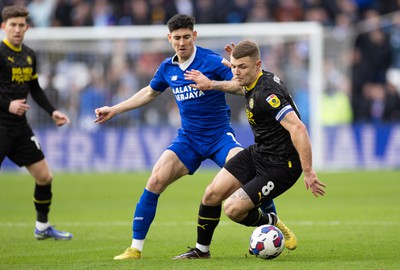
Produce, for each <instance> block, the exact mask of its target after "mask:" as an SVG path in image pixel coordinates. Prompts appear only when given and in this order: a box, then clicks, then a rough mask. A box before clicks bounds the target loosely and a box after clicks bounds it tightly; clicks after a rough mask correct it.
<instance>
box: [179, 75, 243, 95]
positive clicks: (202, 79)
mask: <svg viewBox="0 0 400 270" xmlns="http://www.w3.org/2000/svg"><path fill="white" fill-rule="evenodd" d="M185 80H189V81H193V82H194V83H192V84H190V87H192V88H196V89H199V90H218V91H222V92H227V93H231V94H235V95H243V90H242V87H241V86H240V85H239V84H238V83H237V82H236V81H233V80H232V81H213V80H210V79H209V78H207V76H205V75H204V74H203V73H202V72H201V71H199V70H195V69H193V70H187V71H186V72H185Z"/></svg>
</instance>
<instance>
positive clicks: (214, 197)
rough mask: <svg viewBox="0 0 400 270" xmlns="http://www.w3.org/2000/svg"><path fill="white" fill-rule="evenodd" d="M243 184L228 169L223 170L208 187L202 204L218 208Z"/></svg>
mask: <svg viewBox="0 0 400 270" xmlns="http://www.w3.org/2000/svg"><path fill="white" fill-rule="evenodd" d="M241 186H242V184H241V183H240V182H239V180H238V179H236V177H234V176H233V175H232V174H231V173H230V172H228V171H227V170H226V169H224V168H222V169H221V170H220V171H219V172H218V174H217V175H216V176H215V177H214V179H213V181H212V182H211V184H210V185H208V186H207V188H206V191H205V193H204V196H203V199H202V203H203V204H205V205H208V206H216V205H219V204H221V203H222V201H223V200H225V199H226V198H228V197H229V196H230V195H231V194H232V193H233V192H234V191H235V190H237V189H238V188H240V187H241Z"/></svg>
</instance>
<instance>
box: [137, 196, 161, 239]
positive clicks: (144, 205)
mask: <svg viewBox="0 0 400 270" xmlns="http://www.w3.org/2000/svg"><path fill="white" fill-rule="evenodd" d="M159 197H160V194H155V193H153V192H150V191H148V190H146V189H144V191H143V194H142V196H141V197H140V200H139V202H138V203H137V205H136V210H135V214H134V217H133V225H132V230H133V238H134V239H145V238H146V235H147V232H148V231H149V228H150V225H151V223H152V222H153V219H154V217H155V215H156V209H157V202H158V198H159Z"/></svg>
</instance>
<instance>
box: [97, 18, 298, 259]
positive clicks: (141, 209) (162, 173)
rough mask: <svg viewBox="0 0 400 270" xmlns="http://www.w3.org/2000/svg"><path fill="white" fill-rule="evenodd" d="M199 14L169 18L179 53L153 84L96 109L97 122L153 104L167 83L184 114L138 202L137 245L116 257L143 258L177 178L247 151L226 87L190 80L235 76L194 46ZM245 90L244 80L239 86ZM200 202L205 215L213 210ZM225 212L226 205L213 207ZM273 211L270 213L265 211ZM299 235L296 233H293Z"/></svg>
mask: <svg viewBox="0 0 400 270" xmlns="http://www.w3.org/2000/svg"><path fill="white" fill-rule="evenodd" d="M194 22H195V20H194V18H193V17H191V16H188V15H184V14H177V15H175V16H174V17H172V18H171V19H170V20H169V21H168V24H167V25H168V29H169V33H168V41H169V42H170V43H171V45H172V47H173V49H174V50H175V53H176V54H175V55H174V56H173V57H172V58H171V57H170V58H167V59H165V60H164V61H163V62H162V63H161V65H160V66H159V68H158V70H157V71H156V73H155V75H154V77H153V79H152V80H151V81H150V84H149V85H148V86H146V87H144V88H142V89H141V90H140V91H138V92H137V93H135V94H134V95H133V96H132V97H130V98H129V99H127V100H125V101H123V102H121V103H118V104H116V105H114V106H112V107H109V106H104V107H101V108H97V109H96V110H95V114H96V119H95V123H99V124H101V123H104V122H106V121H107V120H109V119H111V118H112V117H114V116H115V115H117V114H121V113H124V112H126V111H129V110H133V109H137V108H140V107H142V106H144V105H146V104H148V103H150V102H152V101H153V100H154V99H155V98H157V96H158V95H160V94H161V93H163V92H164V91H165V90H166V89H167V88H168V87H170V88H171V90H172V91H173V93H174V96H175V100H176V103H177V105H178V108H179V112H180V117H181V128H180V129H179V130H178V136H177V137H176V138H175V139H174V141H173V142H172V143H171V144H170V145H169V146H168V148H167V149H166V150H165V151H164V152H163V153H162V155H161V157H160V158H159V159H158V161H157V162H156V164H155V165H154V168H153V170H152V172H151V175H150V178H149V179H148V181H147V184H146V187H145V189H144V191H143V193H142V195H141V197H140V199H139V202H138V203H137V205H136V210H135V214H134V218H133V228H132V229H133V237H132V238H133V239H132V244H131V246H130V247H128V248H127V249H126V250H125V252H123V253H122V254H120V255H118V256H115V257H114V259H115V260H123V259H140V258H141V257H142V251H143V245H144V240H145V238H146V235H147V233H148V230H149V228H150V225H151V223H152V221H153V219H154V217H155V214H156V208H157V202H158V198H159V196H160V194H161V193H162V192H163V191H164V190H165V189H166V188H167V186H168V185H169V184H171V183H173V182H174V181H175V180H177V179H179V178H181V177H182V176H184V175H187V174H194V173H195V171H196V170H197V169H198V168H199V167H200V165H201V162H202V161H204V160H206V159H211V160H213V161H214V162H215V163H216V164H217V165H218V166H220V167H222V166H223V165H224V164H225V163H226V161H227V160H229V159H230V158H231V157H233V156H234V155H235V154H237V153H238V152H240V151H241V150H242V146H241V145H240V143H238V142H237V141H236V140H235V136H234V131H233V129H232V127H231V125H230V109H229V106H228V105H227V103H226V100H225V93H223V92H221V91H205V92H203V91H199V90H197V89H196V88H194V87H191V86H190V85H191V84H192V83H193V82H192V81H188V80H186V79H185V75H184V74H185V71H186V70H192V69H195V70H201V71H202V72H203V74H205V76H207V77H208V78H209V79H210V80H217V81H224V80H229V81H230V80H231V79H232V72H231V70H230V69H229V68H228V67H226V66H225V65H224V64H223V61H227V60H225V59H224V58H222V57H221V56H220V55H218V54H216V53H214V52H213V51H211V50H208V49H205V48H202V47H198V46H195V45H194V42H195V40H196V38H197V32H196V31H194ZM237 87H238V88H240V86H239V84H238V86H237ZM266 207H269V209H268V210H266V212H274V211H275V206H274V204H273V202H272V201H270V202H268V204H266ZM209 211H210V209H209V208H208V207H207V206H205V205H200V213H202V212H209ZM212 211H213V213H216V212H219V213H220V212H221V207H220V208H218V209H214V208H213V209H212ZM265 215H268V214H265ZM293 237H294V235H293ZM209 244H210V243H200V244H198V246H197V247H198V248H199V250H202V251H203V252H204V254H209V253H207V252H208V246H209Z"/></svg>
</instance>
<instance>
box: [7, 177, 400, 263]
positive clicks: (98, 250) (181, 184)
mask: <svg viewBox="0 0 400 270" xmlns="http://www.w3.org/2000/svg"><path fill="white" fill-rule="evenodd" d="M215 174H216V171H205V170H199V171H198V172H197V173H196V174H195V175H193V176H186V177H184V178H182V179H180V180H179V181H177V182H176V183H174V184H172V185H171V186H170V187H169V188H168V189H167V190H166V191H165V192H164V194H163V195H162V196H161V197H160V200H159V207H158V209H157V215H156V218H155V220H154V222H153V225H152V227H151V228H150V232H149V234H148V237H147V241H146V243H145V247H144V253H143V259H142V260H129V261H114V260H113V257H114V256H115V255H117V254H119V253H121V252H122V251H124V250H125V248H127V247H128V246H129V245H130V243H131V220H132V215H133V211H134V208H135V205H136V202H137V200H138V198H139V196H140V194H141V193H142V191H143V188H144V186H145V183H146V180H147V177H148V176H149V173H148V172H142V173H114V174H89V173H86V174H68V173H65V174H61V173H57V174H55V179H54V183H53V204H52V207H51V212H50V221H51V223H52V224H54V225H55V226H56V227H57V228H58V229H61V230H67V231H70V232H72V233H73V234H74V238H73V239H72V240H71V241H65V242H61V241H54V240H51V239H49V240H46V241H38V240H36V239H34V237H33V226H34V221H35V212H34V207H33V203H32V197H33V187H34V183H33V180H32V179H31V177H30V176H29V175H28V174H26V173H4V172H2V173H1V174H0V269H7V270H10V269H24V270H26V269H40V270H43V269H68V270H70V269H96V270H97V269H135V270H141V269H143V270H146V269H201V270H208V269H217V270H220V269H227V270H233V269H240V270H243V269H246V270H247V269H249V270H250V269H263V270H264V269H285V270H290V269H296V270H298V269H318V270H324V269H372V270H389V269H400V259H399V252H400V210H399V209H400V208H399V207H400V195H399V193H400V192H399V191H400V171H372V172H371V171H362V172H341V173H328V172H325V173H322V172H321V173H319V176H320V179H321V180H322V181H323V182H325V183H326V184H327V193H326V195H325V197H320V198H314V197H313V195H312V194H311V192H310V191H306V190H305V188H304V184H303V178H301V179H300V180H299V181H298V182H297V183H296V185H295V186H294V187H293V188H292V189H291V190H289V191H288V192H286V193H285V194H283V195H282V196H280V197H279V198H277V199H276V200H275V202H276V205H277V208H278V214H279V216H280V217H281V219H282V220H283V221H284V222H285V223H286V225H288V226H289V227H290V228H291V229H292V230H293V231H294V232H295V233H296V235H297V237H298V242H299V246H298V248H297V249H296V250H294V251H289V250H284V251H283V253H282V254H281V255H280V256H279V257H278V258H276V259H274V260H270V261H265V260H261V259H258V258H255V257H253V256H249V255H247V248H248V240H249V236H250V234H251V231H252V229H253V228H247V227H243V226H241V225H238V224H236V223H233V222H231V221H230V220H228V219H227V218H226V216H225V215H224V214H222V220H221V223H220V225H219V227H218V228H217V230H216V232H215V234H214V239H213V243H212V247H211V254H212V258H211V259H210V260H187V261H174V260H172V259H171V258H172V257H173V256H174V255H177V254H179V253H182V252H184V251H186V249H187V246H193V245H194V244H195V240H196V217H197V210H198V205H199V202H200V199H201V196H202V194H203V191H204V189H205V187H206V186H207V184H208V183H209V182H210V181H211V180H212V178H213V176H214V175H215Z"/></svg>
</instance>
